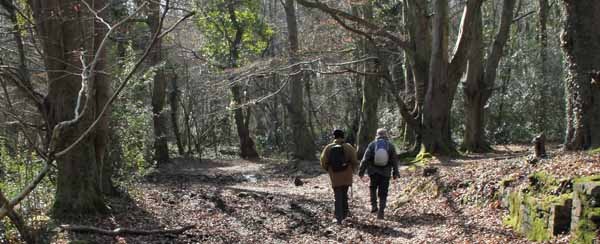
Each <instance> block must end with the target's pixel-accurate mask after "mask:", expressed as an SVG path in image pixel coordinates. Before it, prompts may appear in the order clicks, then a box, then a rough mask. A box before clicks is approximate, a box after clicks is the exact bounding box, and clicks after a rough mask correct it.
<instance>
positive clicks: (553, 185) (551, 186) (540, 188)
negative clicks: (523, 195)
mask: <svg viewBox="0 0 600 244" xmlns="http://www.w3.org/2000/svg"><path fill="white" fill-rule="evenodd" d="M528 178H529V182H530V186H529V188H528V190H529V191H530V192H533V193H535V194H540V195H545V194H550V193H553V192H555V190H556V189H557V188H558V185H559V184H558V180H556V178H554V176H552V175H550V174H548V172H546V171H537V172H534V173H532V174H530V175H529V177H528Z"/></svg>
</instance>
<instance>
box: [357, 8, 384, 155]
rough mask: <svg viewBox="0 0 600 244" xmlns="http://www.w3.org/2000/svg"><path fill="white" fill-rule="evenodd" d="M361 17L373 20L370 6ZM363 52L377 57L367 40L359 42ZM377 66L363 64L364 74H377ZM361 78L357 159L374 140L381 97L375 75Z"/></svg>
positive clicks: (372, 63)
mask: <svg viewBox="0 0 600 244" xmlns="http://www.w3.org/2000/svg"><path fill="white" fill-rule="evenodd" d="M362 10H363V15H364V17H365V19H372V18H373V9H372V6H370V5H364V6H363V8H362ZM361 41H362V42H363V43H362V47H363V52H364V53H367V54H369V55H370V56H375V57H376V56H377V50H375V49H376V47H375V45H374V43H372V42H370V41H369V40H366V39H363V40H361ZM379 69H380V67H379V64H377V63H374V62H367V63H365V64H364V72H365V73H378V70H379ZM361 78H362V105H361V109H360V124H359V127H358V134H357V138H356V139H357V141H356V144H357V146H358V157H359V158H362V156H363V155H364V154H365V151H366V149H367V146H368V145H369V143H370V142H371V141H372V140H373V139H374V138H375V132H376V131H377V125H378V121H379V118H378V117H377V104H378V103H379V97H380V96H381V91H380V90H381V84H380V78H379V76H377V75H364V76H362V77H361Z"/></svg>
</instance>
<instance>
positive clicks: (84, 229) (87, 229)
mask: <svg viewBox="0 0 600 244" xmlns="http://www.w3.org/2000/svg"><path fill="white" fill-rule="evenodd" d="M60 228H61V229H63V230H68V231H73V232H81V233H95V234H100V235H107V236H119V235H141V236H147V235H167V234H175V235H178V234H181V233H183V232H185V231H187V230H191V229H193V228H196V226H195V225H188V226H184V227H181V228H176V229H167V230H136V229H128V228H116V229H114V230H107V229H101V228H97V227H94V226H85V225H61V226H60Z"/></svg>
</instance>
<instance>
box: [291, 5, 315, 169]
mask: <svg viewBox="0 0 600 244" xmlns="http://www.w3.org/2000/svg"><path fill="white" fill-rule="evenodd" d="M284 8H285V15H286V21H287V29H288V41H289V43H290V49H289V53H290V58H289V63H290V65H292V64H295V63H297V62H298V61H299V59H298V50H299V44H298V25H297V20H296V9H295V6H294V0H286V1H285V6H284ZM289 79H290V86H289V94H290V101H289V104H288V111H289V118H290V127H291V130H292V140H291V142H292V143H291V146H292V157H293V158H295V159H302V160H316V159H317V157H316V154H315V151H316V148H315V144H314V142H313V139H312V138H311V133H310V131H309V130H308V127H307V123H306V120H305V112H304V90H303V89H304V86H303V84H302V83H303V80H302V74H301V72H300V67H299V66H298V65H296V66H294V67H293V68H292V74H291V76H290V77H289ZM309 88H310V87H309Z"/></svg>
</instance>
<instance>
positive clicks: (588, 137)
mask: <svg viewBox="0 0 600 244" xmlns="http://www.w3.org/2000/svg"><path fill="white" fill-rule="evenodd" d="M563 2H564V4H565V11H566V23H565V30H564V34H563V36H562V46H563V49H564V51H565V54H566V58H567V62H568V67H569V75H568V77H567V81H566V83H567V84H566V93H567V136H566V141H565V147H566V149H568V150H581V149H587V148H590V147H598V146H600V85H598V82H600V80H598V79H599V78H600V77H598V71H599V69H600V41H598V40H600V19H598V16H599V15H600V2H599V1H576V0H564V1H563Z"/></svg>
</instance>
